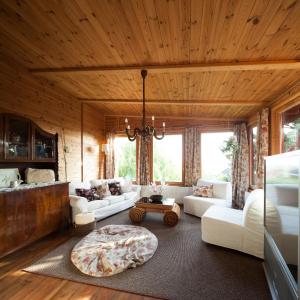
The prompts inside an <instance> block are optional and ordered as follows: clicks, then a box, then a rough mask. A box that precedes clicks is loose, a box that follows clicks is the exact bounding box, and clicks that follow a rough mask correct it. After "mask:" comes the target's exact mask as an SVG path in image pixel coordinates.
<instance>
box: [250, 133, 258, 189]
mask: <svg viewBox="0 0 300 300" xmlns="http://www.w3.org/2000/svg"><path fill="white" fill-rule="evenodd" d="M256 138H257V127H253V128H252V130H251V145H250V147H251V152H250V153H251V158H250V164H251V183H252V185H255V184H256V164H257V148H256Z"/></svg>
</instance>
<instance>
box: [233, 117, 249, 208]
mask: <svg viewBox="0 0 300 300" xmlns="http://www.w3.org/2000/svg"><path fill="white" fill-rule="evenodd" d="M234 135H235V137H236V141H237V147H236V150H235V151H234V153H233V158H232V207H234V208H238V209H242V208H243V207H244V204H245V193H246V191H247V190H248V186H249V144H248V138H247V126H246V124H245V123H241V124H237V125H235V126H234Z"/></svg>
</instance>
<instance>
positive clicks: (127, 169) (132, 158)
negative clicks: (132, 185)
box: [116, 142, 136, 179]
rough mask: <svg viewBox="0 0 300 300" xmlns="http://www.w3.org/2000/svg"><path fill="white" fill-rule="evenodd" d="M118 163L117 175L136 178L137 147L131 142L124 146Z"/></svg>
mask: <svg viewBox="0 0 300 300" xmlns="http://www.w3.org/2000/svg"><path fill="white" fill-rule="evenodd" d="M117 161H118V165H117V166H116V167H117V170H116V175H117V176H119V177H130V178H132V179H135V178H136V147H135V143H132V142H129V143H126V144H125V145H124V146H123V147H122V152H121V153H120V155H119V156H118V157H117Z"/></svg>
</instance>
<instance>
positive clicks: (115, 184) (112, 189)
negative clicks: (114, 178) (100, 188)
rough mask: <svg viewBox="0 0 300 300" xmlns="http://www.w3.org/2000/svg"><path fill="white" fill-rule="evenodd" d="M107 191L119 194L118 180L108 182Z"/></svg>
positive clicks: (115, 194)
mask: <svg viewBox="0 0 300 300" xmlns="http://www.w3.org/2000/svg"><path fill="white" fill-rule="evenodd" d="M108 186H109V191H110V192H111V194H112V195H113V196H118V195H121V185H120V182H113V183H109V184H108Z"/></svg>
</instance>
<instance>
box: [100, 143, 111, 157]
mask: <svg viewBox="0 0 300 300" xmlns="http://www.w3.org/2000/svg"><path fill="white" fill-rule="evenodd" d="M101 150H102V152H104V153H105V155H108V153H109V151H110V147H109V144H102V146H101Z"/></svg>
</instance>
